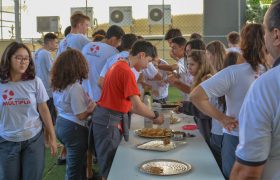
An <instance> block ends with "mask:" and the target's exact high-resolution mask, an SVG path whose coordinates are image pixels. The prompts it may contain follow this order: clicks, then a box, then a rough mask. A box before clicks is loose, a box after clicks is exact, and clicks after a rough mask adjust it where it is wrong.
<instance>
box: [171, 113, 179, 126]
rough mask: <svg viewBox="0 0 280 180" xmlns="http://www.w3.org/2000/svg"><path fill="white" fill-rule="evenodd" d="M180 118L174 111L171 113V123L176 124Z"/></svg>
mask: <svg viewBox="0 0 280 180" xmlns="http://www.w3.org/2000/svg"><path fill="white" fill-rule="evenodd" d="M178 120H179V119H178V118H176V117H174V113H171V114H170V124H175V123H177V122H178Z"/></svg>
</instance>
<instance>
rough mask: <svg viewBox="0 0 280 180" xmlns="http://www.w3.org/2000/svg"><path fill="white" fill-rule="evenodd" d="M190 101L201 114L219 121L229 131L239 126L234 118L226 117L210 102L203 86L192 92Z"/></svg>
mask: <svg viewBox="0 0 280 180" xmlns="http://www.w3.org/2000/svg"><path fill="white" fill-rule="evenodd" d="M190 100H191V102H192V103H193V104H194V105H195V106H196V107H197V108H198V109H199V110H200V111H201V112H203V113H204V114H206V115H208V116H210V117H212V118H215V119H217V120H219V121H220V122H221V123H222V125H223V126H224V127H225V128H227V129H228V130H229V131H231V130H232V129H233V128H235V126H236V125H237V124H236V123H237V122H236V120H235V119H234V118H232V117H228V116H226V115H225V114H223V113H222V112H220V111H219V110H218V109H217V108H216V107H215V106H213V105H212V104H211V103H210V102H209V98H208V96H207V95H206V93H205V91H204V89H203V88H202V87H201V86H198V87H196V88H195V89H194V90H193V91H192V92H191V94H190Z"/></svg>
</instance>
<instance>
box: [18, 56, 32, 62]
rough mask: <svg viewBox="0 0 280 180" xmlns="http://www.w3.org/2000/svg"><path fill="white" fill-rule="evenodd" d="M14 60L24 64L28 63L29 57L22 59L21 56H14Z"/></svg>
mask: <svg viewBox="0 0 280 180" xmlns="http://www.w3.org/2000/svg"><path fill="white" fill-rule="evenodd" d="M15 59H16V60H17V61H18V62H24V63H28V62H29V61H30V58H29V57H22V56H16V57H15Z"/></svg>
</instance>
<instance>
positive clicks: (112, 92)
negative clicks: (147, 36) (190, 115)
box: [91, 41, 163, 179]
mask: <svg viewBox="0 0 280 180" xmlns="http://www.w3.org/2000/svg"><path fill="white" fill-rule="evenodd" d="M153 57H154V48H153V45H152V44H151V43H149V42H146V41H137V42H136V43H135V44H134V45H133V47H132V50H131V52H130V55H129V59H128V60H126V59H123V60H119V61H117V62H116V63H115V64H114V65H113V67H112V68H111V69H110V70H109V71H108V73H107V75H106V77H105V81H104V86H103V90H102V95H101V98H100V100H99V101H98V102H97V107H96V108H95V110H94V113H93V115H92V126H91V127H92V130H91V133H92V135H93V138H94V146H95V151H96V155H97V162H98V165H99V173H100V175H101V176H102V179H106V178H107V176H108V174H109V171H110V168H111V165H112V162H113V159H114V155H115V153H116V150H117V148H118V145H119V143H120V141H121V139H122V136H124V138H125V140H126V141H127V140H128V127H127V126H128V124H127V122H128V116H127V113H128V112H129V111H131V112H133V113H136V114H139V115H141V116H144V117H147V118H149V119H151V120H152V121H153V122H154V123H156V124H162V123H163V115H159V114H158V112H153V111H151V110H150V109H149V108H148V107H147V106H145V105H144V104H143V103H142V102H141V100H140V98H139V90H138V88H137V84H136V81H135V76H134V74H133V72H132V71H131V67H133V66H135V65H136V64H138V65H140V66H141V68H145V67H147V65H148V62H149V61H151V60H152V58H153Z"/></svg>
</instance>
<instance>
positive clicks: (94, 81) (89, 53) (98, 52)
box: [82, 42, 118, 102]
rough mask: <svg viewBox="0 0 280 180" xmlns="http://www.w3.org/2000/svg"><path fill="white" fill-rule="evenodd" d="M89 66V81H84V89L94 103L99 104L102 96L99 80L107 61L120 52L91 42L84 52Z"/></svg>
mask: <svg viewBox="0 0 280 180" xmlns="http://www.w3.org/2000/svg"><path fill="white" fill-rule="evenodd" d="M82 53H83V55H84V56H85V58H86V60H87V62H88V65H89V74H88V79H87V80H84V81H83V88H84V89H85V91H86V92H88V94H89V96H90V97H91V98H92V99H93V101H95V102H97V101H98V100H99V98H100V96H101V89H100V87H99V86H98V79H99V75H100V73H101V70H102V68H103V66H104V65H105V63H106V60H107V59H108V58H109V57H111V56H113V55H115V54H117V53H118V50H117V49H116V48H114V47H113V46H110V45H108V44H106V43H103V42H90V43H88V44H87V45H86V46H85V47H84V48H83V50H82Z"/></svg>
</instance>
